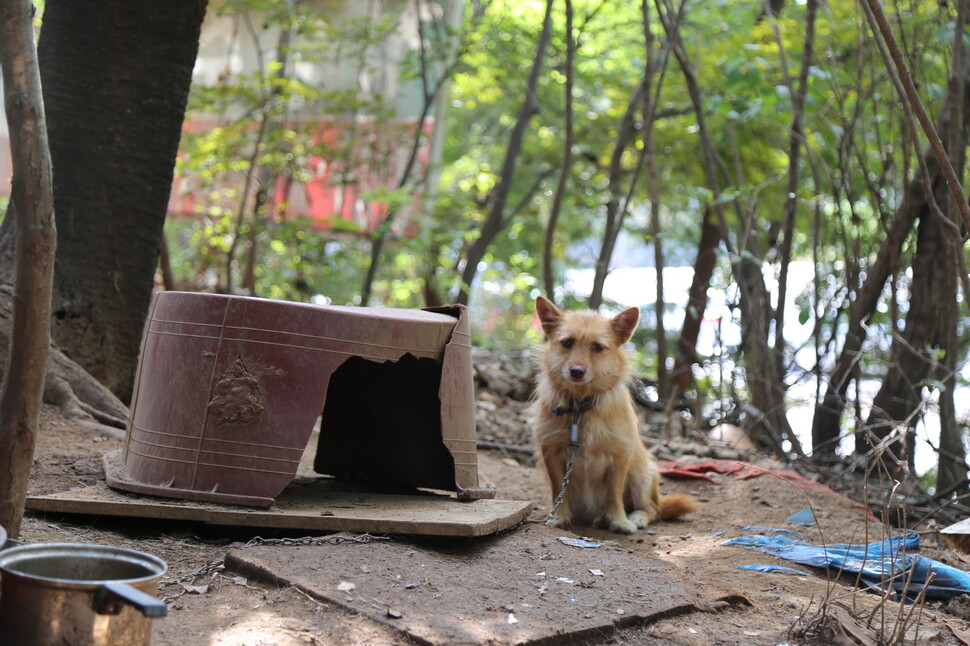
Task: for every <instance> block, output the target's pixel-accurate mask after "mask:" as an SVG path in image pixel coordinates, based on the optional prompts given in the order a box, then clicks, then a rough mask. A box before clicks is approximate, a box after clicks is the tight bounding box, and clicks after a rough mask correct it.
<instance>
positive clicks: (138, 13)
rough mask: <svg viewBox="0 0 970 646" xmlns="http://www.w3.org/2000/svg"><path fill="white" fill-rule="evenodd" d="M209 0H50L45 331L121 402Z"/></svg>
mask: <svg viewBox="0 0 970 646" xmlns="http://www.w3.org/2000/svg"><path fill="white" fill-rule="evenodd" d="M205 8H206V0H166V2H161V3H158V2H128V1H126V0H99V1H98V2H94V3H85V2H73V1H70V0H48V1H47V4H46V9H45V14H44V24H43V28H42V29H41V35H40V42H39V56H40V65H41V76H42V80H43V86H44V101H45V104H46V109H47V125H48V129H49V133H50V141H51V158H52V161H53V167H54V201H55V209H56V213H57V228H58V230H59V235H60V244H59V245H58V251H57V262H56V268H55V272H56V276H55V296H54V309H53V314H54V323H53V326H54V327H53V337H54V339H55V341H56V343H57V344H58V345H59V346H60V347H61V348H62V349H63V350H64V351H65V352H66V353H67V354H68V355H69V356H70V357H71V358H72V359H74V360H75V361H77V362H78V363H79V364H80V365H82V366H83V367H84V368H86V369H87V370H88V371H89V372H90V373H91V374H93V375H94V376H95V377H96V378H97V379H99V380H101V381H102V382H103V383H104V384H105V385H107V386H108V387H109V388H110V389H111V390H112V391H114V392H115V393H117V394H118V395H119V396H120V397H121V398H122V399H123V400H126V401H127V399H129V397H130V394H131V387H132V383H133V380H134V373H135V367H136V364H137V359H138V351H139V345H140V341H141V334H142V326H143V324H144V320H145V316H146V313H147V311H148V304H149V300H150V298H151V290H152V285H153V279H154V273H155V267H156V265H157V261H158V249H159V245H160V243H161V237H162V225H163V223H164V221H165V215H166V208H167V204H168V196H169V191H170V188H171V183H172V174H173V169H174V164H175V155H176V152H177V149H178V143H179V137H180V134H181V128H182V120H183V118H184V116H185V106H186V101H187V99H188V91H189V85H190V82H191V78H192V69H193V66H194V65H195V59H196V54H197V53H198V44H199V33H200V29H201V25H202V19H203V17H204V15H205Z"/></svg>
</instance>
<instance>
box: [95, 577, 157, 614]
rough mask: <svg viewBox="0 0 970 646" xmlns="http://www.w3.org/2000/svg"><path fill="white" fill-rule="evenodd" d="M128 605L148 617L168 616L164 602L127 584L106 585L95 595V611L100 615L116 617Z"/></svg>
mask: <svg viewBox="0 0 970 646" xmlns="http://www.w3.org/2000/svg"><path fill="white" fill-rule="evenodd" d="M126 605H128V606H134V607H135V608H136V609H138V611H139V612H141V614H143V615H145V616H146V617H151V618H155V617H164V616H165V615H167V614H168V606H167V605H165V602H164V601H161V600H160V599H156V598H155V597H153V596H152V595H150V594H147V593H145V592H142V591H141V590H139V589H138V588H133V587H131V586H130V585H128V584H127V583H105V584H104V585H103V586H101V587H100V588H98V590H97V592H95V593H94V611H95V612H96V613H98V614H99V615H116V614H118V613H119V612H121V609H122V608H123V607H124V606H126Z"/></svg>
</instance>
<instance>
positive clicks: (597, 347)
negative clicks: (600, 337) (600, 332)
mask: <svg viewBox="0 0 970 646" xmlns="http://www.w3.org/2000/svg"><path fill="white" fill-rule="evenodd" d="M591 348H592V350H593V352H602V351H603V350H605V349H606V348H604V347H603V344H602V343H594V344H593V345H592V346H591Z"/></svg>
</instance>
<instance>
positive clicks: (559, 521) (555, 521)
mask: <svg viewBox="0 0 970 646" xmlns="http://www.w3.org/2000/svg"><path fill="white" fill-rule="evenodd" d="M569 522H570V521H569V519H568V518H566V517H564V516H563V515H562V514H556V515H552V514H550V515H548V516H546V525H548V526H549V527H569Z"/></svg>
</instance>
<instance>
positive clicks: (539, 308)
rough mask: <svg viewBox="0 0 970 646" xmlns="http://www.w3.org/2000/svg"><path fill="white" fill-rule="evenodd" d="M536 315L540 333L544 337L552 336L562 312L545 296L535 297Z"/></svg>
mask: <svg viewBox="0 0 970 646" xmlns="http://www.w3.org/2000/svg"><path fill="white" fill-rule="evenodd" d="M536 314H537V315H538V316H539V323H541V324H542V331H543V332H545V333H546V336H552V333H553V332H555V331H556V328H557V327H559V321H560V320H561V319H562V312H560V311H559V308H557V307H556V306H555V305H553V304H552V301H550V300H549V299H548V298H546V297H545V296H536Z"/></svg>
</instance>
